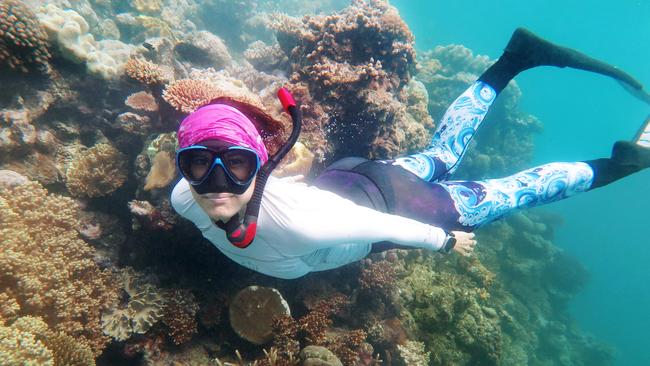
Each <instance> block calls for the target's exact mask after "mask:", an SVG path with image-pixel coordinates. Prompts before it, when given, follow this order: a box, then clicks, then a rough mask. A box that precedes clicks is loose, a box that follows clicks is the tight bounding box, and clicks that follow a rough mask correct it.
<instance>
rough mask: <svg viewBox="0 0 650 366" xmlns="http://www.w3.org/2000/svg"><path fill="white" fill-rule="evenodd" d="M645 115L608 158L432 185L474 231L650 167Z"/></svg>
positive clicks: (648, 122)
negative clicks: (514, 213)
mask: <svg viewBox="0 0 650 366" xmlns="http://www.w3.org/2000/svg"><path fill="white" fill-rule="evenodd" d="M649 137H650V117H649V118H648V119H647V120H646V121H645V122H644V123H643V125H642V126H641V129H640V132H639V133H638V134H637V136H636V137H635V138H634V139H633V140H632V141H618V142H616V143H615V144H614V147H613V149H612V157H611V158H605V159H596V160H589V161H584V162H574V163H550V164H546V165H542V166H539V167H536V168H532V169H528V170H525V171H523V172H520V173H517V174H514V175H512V176H510V177H506V178H501V179H488V180H482V181H475V182H468V181H457V182H454V181H450V182H441V183H437V184H436V185H439V186H441V187H443V188H444V189H445V191H447V192H448V193H449V195H450V197H451V199H452V201H453V205H454V208H455V210H456V211H457V212H458V223H459V224H461V225H462V226H464V227H466V228H468V229H472V230H473V229H475V228H476V227H478V226H481V225H483V224H485V223H487V222H490V221H493V220H496V219H498V218H500V217H503V216H504V215H506V214H508V213H510V212H512V211H513V210H515V209H518V208H526V207H534V206H540V205H544V204H547V203H551V202H555V201H559V200H561V199H564V198H567V197H571V196H573V195H575V194H577V193H581V192H586V191H588V190H591V189H594V188H598V187H602V186H605V185H607V184H610V183H612V182H615V181H617V180H619V179H621V178H624V177H626V176H628V175H630V174H633V173H636V172H638V171H641V170H643V169H646V168H649V167H650V138H649Z"/></svg>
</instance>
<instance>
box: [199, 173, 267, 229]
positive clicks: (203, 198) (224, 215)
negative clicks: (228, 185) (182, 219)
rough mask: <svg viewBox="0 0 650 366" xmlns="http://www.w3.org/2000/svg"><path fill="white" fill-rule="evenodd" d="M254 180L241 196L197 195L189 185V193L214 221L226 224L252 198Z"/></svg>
mask: <svg viewBox="0 0 650 366" xmlns="http://www.w3.org/2000/svg"><path fill="white" fill-rule="evenodd" d="M254 190H255V180H254V179H253V183H251V185H250V186H249V187H248V189H247V190H246V191H245V192H244V193H242V194H234V193H228V192H222V193H206V194H198V193H196V191H195V190H194V187H192V186H191V185H190V191H191V192H192V196H193V197H194V200H195V201H196V203H198V204H199V206H200V207H201V208H202V209H203V211H205V212H206V213H207V214H208V216H210V218H212V219H213V220H215V221H218V220H221V221H223V222H227V221H228V220H230V218H231V217H233V216H235V214H237V213H239V212H240V211H242V210H243V209H244V208H245V207H246V205H247V204H248V202H249V201H250V200H251V197H252V196H253V191H254Z"/></svg>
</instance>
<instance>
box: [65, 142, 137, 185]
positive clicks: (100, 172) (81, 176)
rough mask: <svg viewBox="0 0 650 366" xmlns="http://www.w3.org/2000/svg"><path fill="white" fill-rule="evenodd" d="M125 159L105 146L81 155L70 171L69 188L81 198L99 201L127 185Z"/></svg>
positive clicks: (67, 174)
mask: <svg viewBox="0 0 650 366" xmlns="http://www.w3.org/2000/svg"><path fill="white" fill-rule="evenodd" d="M125 160H126V159H125V156H124V155H123V154H122V153H120V152H119V151H118V150H117V149H115V148H114V147H113V146H111V145H109V144H106V143H101V144H97V145H95V146H93V147H91V148H89V149H87V150H83V151H82V152H79V153H78V154H77V155H76V156H75V157H74V158H73V160H72V162H71V163H70V165H69V166H68V169H67V171H66V187H67V188H68V190H69V191H70V193H71V194H72V195H74V196H77V197H99V196H104V195H107V194H109V193H111V192H113V191H115V190H116V189H118V188H120V187H121V186H122V184H123V183H124V181H126V164H125Z"/></svg>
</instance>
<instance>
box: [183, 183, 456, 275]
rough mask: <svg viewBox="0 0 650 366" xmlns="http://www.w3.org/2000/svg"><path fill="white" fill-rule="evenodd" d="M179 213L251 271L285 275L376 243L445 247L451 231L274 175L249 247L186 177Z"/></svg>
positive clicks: (348, 258)
mask: <svg viewBox="0 0 650 366" xmlns="http://www.w3.org/2000/svg"><path fill="white" fill-rule="evenodd" d="M172 205H173V207H174V209H175V210H176V212H178V213H179V214H180V215H181V216H183V217H185V218H186V219H188V220H190V221H192V222H193V223H194V224H195V225H196V226H197V227H198V228H199V229H200V230H201V232H202V233H203V236H204V237H205V238H206V239H208V240H209V241H210V242H212V244H214V245H215V246H216V247H217V248H219V250H220V251H221V252H223V254H225V255H226V256H227V257H228V258H230V259H232V260H234V261H235V262H237V263H239V264H241V265H242V266H244V267H246V268H249V269H251V270H254V271H257V272H260V273H263V274H266V275H269V276H273V277H278V278H284V279H292V278H298V277H301V276H304V275H305V274H307V273H309V272H312V271H323V270H328V269H332V268H337V267H340V266H343V265H345V264H348V263H351V262H355V261H357V260H360V259H362V258H363V257H365V256H366V255H368V253H369V252H370V249H371V246H372V243H376V242H380V241H391V242H394V243H396V244H401V245H407V246H412V247H415V248H424V249H429V250H439V249H440V248H441V247H442V246H443V244H444V241H445V238H446V234H445V232H444V231H443V230H442V229H440V228H437V227H435V226H431V225H428V224H424V223H421V222H418V221H415V220H411V219H408V218H405V217H401V216H396V215H391V214H386V213H382V212H379V211H376V210H373V209H370V208H366V207H363V206H359V205H357V204H355V203H354V202H352V201H350V200H347V199H345V198H343V197H340V196H338V195H336V194H334V193H332V192H328V191H324V190H322V189H319V188H316V187H313V186H308V185H306V184H304V183H298V182H294V181H289V180H283V179H281V178H276V177H269V180H268V182H267V184H266V187H265V189H264V195H263V197H262V204H261V208H260V214H259V217H258V221H257V235H256V236H255V240H254V241H253V243H252V244H251V245H249V246H248V247H247V248H244V249H240V248H238V247H235V246H234V245H232V244H231V243H230V242H229V241H228V239H227V237H226V234H225V232H224V231H223V230H221V229H220V228H219V227H218V226H216V225H215V224H214V223H213V222H212V220H211V219H210V218H209V217H208V215H207V214H206V213H205V211H203V209H202V208H201V207H200V206H199V205H198V204H197V203H196V201H194V198H193V197H192V193H191V192H190V187H189V183H188V182H187V181H186V180H185V179H182V180H181V181H180V182H179V183H178V184H177V185H176V187H174V191H173V192H172Z"/></svg>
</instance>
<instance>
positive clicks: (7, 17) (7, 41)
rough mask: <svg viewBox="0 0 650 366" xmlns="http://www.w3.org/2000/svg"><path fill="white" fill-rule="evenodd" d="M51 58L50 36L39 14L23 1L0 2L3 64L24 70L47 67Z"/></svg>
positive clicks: (0, 39) (0, 60)
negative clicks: (40, 21) (49, 49)
mask: <svg viewBox="0 0 650 366" xmlns="http://www.w3.org/2000/svg"><path fill="white" fill-rule="evenodd" d="M49 58H50V53H49V51H48V49H47V35H46V34H45V32H44V31H43V29H42V28H41V25H40V24H39V22H38V19H37V18H36V15H35V14H34V13H32V11H31V10H30V9H29V8H28V7H27V6H26V5H25V4H24V3H23V2H22V1H17V0H6V1H3V2H2V3H0V64H5V65H7V66H9V67H10V68H11V69H13V70H20V71H22V72H28V71H29V69H30V68H31V67H36V68H39V69H42V70H47V68H48V65H49V64H48V59H49Z"/></svg>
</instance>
